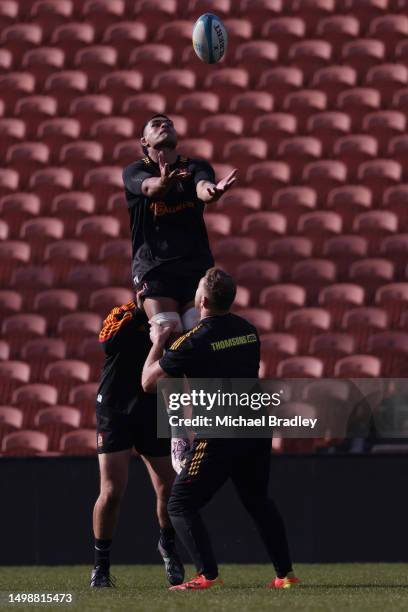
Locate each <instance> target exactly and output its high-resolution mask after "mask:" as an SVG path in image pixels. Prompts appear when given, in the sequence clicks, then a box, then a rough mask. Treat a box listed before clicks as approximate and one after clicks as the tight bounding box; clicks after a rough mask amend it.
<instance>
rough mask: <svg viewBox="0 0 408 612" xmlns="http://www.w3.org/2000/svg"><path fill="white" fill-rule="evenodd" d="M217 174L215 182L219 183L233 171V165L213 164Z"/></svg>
mask: <svg viewBox="0 0 408 612" xmlns="http://www.w3.org/2000/svg"><path fill="white" fill-rule="evenodd" d="M212 167H213V169H214V174H215V180H216V181H217V182H218V181H220V180H221V179H223V178H224V177H225V176H227V175H228V174H230V173H231V172H232V171H233V169H234V168H233V167H232V166H231V164H222V163H219V162H215V163H213V164H212Z"/></svg>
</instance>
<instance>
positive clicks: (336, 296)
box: [318, 239, 364, 329]
mask: <svg viewBox="0 0 408 612" xmlns="http://www.w3.org/2000/svg"><path fill="white" fill-rule="evenodd" d="M334 240H337V239H334ZM318 303H319V306H323V307H324V308H325V310H327V311H328V312H329V313H330V316H331V323H332V328H333V329H339V328H340V325H341V322H342V320H343V316H344V313H345V312H346V311H347V310H348V309H351V308H353V307H357V306H362V305H363V304H364V289H363V287H360V286H359V285H353V284H350V283H338V284H333V285H329V286H328V287H323V289H321V290H320V291H319V297H318Z"/></svg>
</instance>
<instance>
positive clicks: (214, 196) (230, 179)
mask: <svg viewBox="0 0 408 612" xmlns="http://www.w3.org/2000/svg"><path fill="white" fill-rule="evenodd" d="M236 180H237V169H236V168H234V170H232V171H231V172H230V173H229V174H228V175H227V176H225V177H224V178H223V179H221V180H220V181H219V182H218V183H217V184H216V185H214V186H212V187H207V192H208V195H209V199H208V197H207V199H206V201H207V202H216V201H217V200H219V199H220V197H221V196H222V195H223V194H224V193H225V192H226V191H228V189H230V187H232V186H233V184H234V183H235V181H236Z"/></svg>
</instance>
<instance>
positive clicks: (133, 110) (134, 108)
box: [121, 93, 216, 134]
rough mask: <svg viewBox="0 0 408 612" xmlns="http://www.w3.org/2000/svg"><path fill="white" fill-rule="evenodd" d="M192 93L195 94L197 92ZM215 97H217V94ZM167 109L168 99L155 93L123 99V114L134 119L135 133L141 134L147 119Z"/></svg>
mask: <svg viewBox="0 0 408 612" xmlns="http://www.w3.org/2000/svg"><path fill="white" fill-rule="evenodd" d="M192 95H193V96H194V95H195V94H192ZM209 95H211V94H209ZM200 96H201V97H205V98H206V99H207V95H205V96H204V95H202V94H200ZM186 97H188V95H187V96H186ZM214 97H215V98H216V96H214ZM165 109H166V100H165V98H164V97H163V96H161V95H159V94H153V93H148V94H147V93H139V94H136V95H135V96H131V97H129V98H126V99H125V100H124V101H123V105H122V109H121V114H123V115H125V116H126V117H129V119H132V121H133V124H134V126H135V134H140V133H141V130H142V128H143V126H144V124H145V122H146V121H147V119H150V117H151V116H152V115H155V114H156V113H164V111H165ZM183 116H184V113H183Z"/></svg>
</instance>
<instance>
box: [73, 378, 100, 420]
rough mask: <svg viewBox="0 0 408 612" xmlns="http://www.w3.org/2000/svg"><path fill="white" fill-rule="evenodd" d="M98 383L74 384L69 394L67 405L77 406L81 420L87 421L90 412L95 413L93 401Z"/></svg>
mask: <svg viewBox="0 0 408 612" xmlns="http://www.w3.org/2000/svg"><path fill="white" fill-rule="evenodd" d="M98 386H99V385H98V383H86V384H84V385H76V386H75V387H73V388H72V389H71V391H70V394H69V405H70V406H74V407H75V408H79V410H81V413H82V422H87V421H88V419H89V418H90V416H91V414H92V415H94V414H95V401H96V391H97V389H98Z"/></svg>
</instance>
